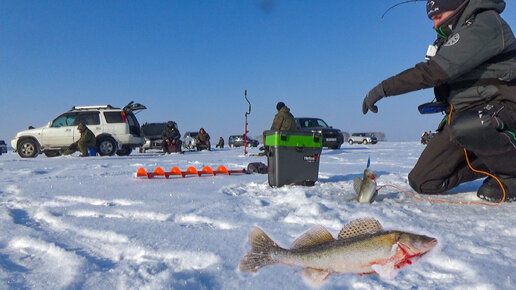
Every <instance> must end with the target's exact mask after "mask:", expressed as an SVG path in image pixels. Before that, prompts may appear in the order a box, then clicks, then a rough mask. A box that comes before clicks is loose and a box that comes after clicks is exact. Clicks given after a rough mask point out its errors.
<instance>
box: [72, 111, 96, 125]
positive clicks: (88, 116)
mask: <svg viewBox="0 0 516 290" xmlns="http://www.w3.org/2000/svg"><path fill="white" fill-rule="evenodd" d="M80 123H83V124H85V125H98V124H100V117H99V112H81V113H78V114H77V116H76V118H75V120H74V123H73V124H74V125H79V124H80Z"/></svg>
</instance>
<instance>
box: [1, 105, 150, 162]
mask: <svg viewBox="0 0 516 290" xmlns="http://www.w3.org/2000/svg"><path fill="white" fill-rule="evenodd" d="M144 109H146V107H145V106H143V105H141V104H135V103H133V102H130V103H129V104H128V105H127V106H125V107H123V108H122V109H120V108H114V107H112V106H111V105H103V106H81V107H78V106H74V107H72V109H71V110H69V111H67V112H65V113H63V114H61V115H59V116H58V117H57V118H55V119H54V120H52V121H50V122H48V124H47V125H46V126H44V127H40V128H33V127H32V126H31V127H29V129H28V130H25V131H21V132H19V133H18V134H16V137H15V138H14V139H13V140H12V141H11V146H12V147H13V148H14V150H15V152H18V154H19V155H20V156H21V157H23V158H30V157H36V156H37V155H38V154H39V153H44V154H45V155H46V156H48V157H53V156H58V155H60V154H61V153H60V151H61V150H63V149H66V148H68V147H69V146H70V145H71V144H72V143H74V142H75V141H77V140H78V139H79V138H80V133H79V131H78V130H77V125H79V124H80V123H83V124H85V125H86V126H87V127H88V128H89V129H90V130H91V131H92V132H93V133H94V134H95V137H96V139H97V150H98V153H99V154H100V155H101V156H104V155H114V154H115V153H116V154H118V155H121V156H123V155H129V154H130V153H131V151H132V149H133V148H135V147H139V146H141V145H143V144H144V143H145V138H144V137H143V136H141V133H140V124H138V120H137V119H136V116H135V115H134V114H133V112H134V111H139V110H144Z"/></svg>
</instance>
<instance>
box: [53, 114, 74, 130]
mask: <svg viewBox="0 0 516 290" xmlns="http://www.w3.org/2000/svg"><path fill="white" fill-rule="evenodd" d="M75 115H76V114H75V113H66V114H63V115H61V116H59V117H57V118H56V119H55V120H54V121H53V122H52V128H59V127H64V126H72V125H73V123H74V121H75Z"/></svg>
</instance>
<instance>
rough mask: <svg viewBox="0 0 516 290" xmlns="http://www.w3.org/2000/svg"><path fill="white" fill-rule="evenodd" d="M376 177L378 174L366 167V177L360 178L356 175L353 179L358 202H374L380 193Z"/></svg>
mask: <svg viewBox="0 0 516 290" xmlns="http://www.w3.org/2000/svg"><path fill="white" fill-rule="evenodd" d="M376 178H377V176H376V174H375V173H374V172H373V171H372V170H371V169H369V168H366V169H365V170H364V179H360V177H355V178H354V179H353V188H354V189H355V192H356V193H357V194H358V196H357V198H356V199H357V201H358V202H360V203H365V202H369V203H371V202H373V200H374V199H375V198H376V196H377V195H378V188H377V185H376Z"/></svg>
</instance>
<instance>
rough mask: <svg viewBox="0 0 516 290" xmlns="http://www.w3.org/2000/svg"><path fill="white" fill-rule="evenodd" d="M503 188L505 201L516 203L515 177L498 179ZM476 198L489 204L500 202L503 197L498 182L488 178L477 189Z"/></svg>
mask: <svg viewBox="0 0 516 290" xmlns="http://www.w3.org/2000/svg"><path fill="white" fill-rule="evenodd" d="M499 178H500V181H501V182H502V184H503V186H504V188H505V194H506V196H505V201H506V202H512V201H516V178H515V177H499ZM477 196H478V197H479V198H481V199H484V200H487V201H490V202H500V200H502V197H503V192H502V189H501V188H500V185H499V184H498V182H497V181H496V180H495V179H493V178H491V177H488V178H486V179H485V180H484V183H483V184H482V186H480V188H479V189H478V192H477Z"/></svg>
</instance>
